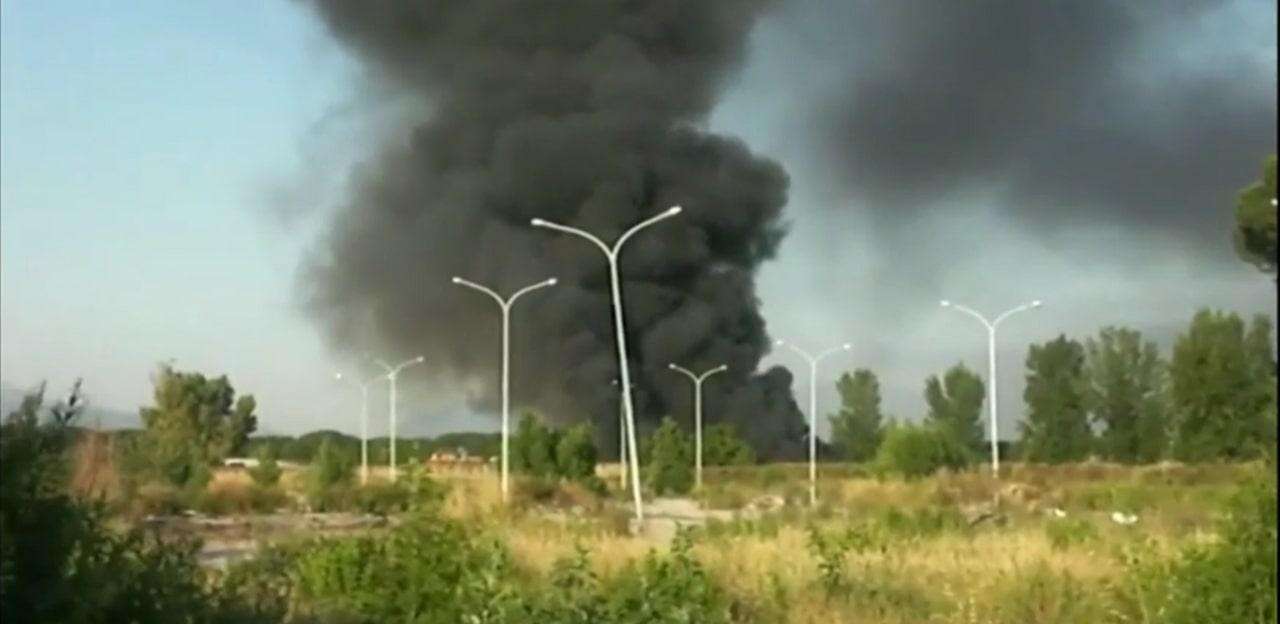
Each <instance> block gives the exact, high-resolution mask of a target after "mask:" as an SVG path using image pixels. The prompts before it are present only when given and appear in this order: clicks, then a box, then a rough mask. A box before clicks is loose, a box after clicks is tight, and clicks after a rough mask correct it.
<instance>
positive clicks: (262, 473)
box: [249, 445, 283, 487]
mask: <svg viewBox="0 0 1280 624" xmlns="http://www.w3.org/2000/svg"><path fill="white" fill-rule="evenodd" d="M257 459H258V465H257V466H254V467H252V468H250V469H249V477H250V478H251V479H253V482H254V483H256V484H258V485H260V486H262V487H271V486H273V485H275V484H277V483H279V482H280V474H281V472H283V471H282V470H281V469H280V464H279V463H277V462H276V451H275V449H274V448H273V447H271V446H270V445H263V446H262V448H260V449H259V450H258V453H257Z"/></svg>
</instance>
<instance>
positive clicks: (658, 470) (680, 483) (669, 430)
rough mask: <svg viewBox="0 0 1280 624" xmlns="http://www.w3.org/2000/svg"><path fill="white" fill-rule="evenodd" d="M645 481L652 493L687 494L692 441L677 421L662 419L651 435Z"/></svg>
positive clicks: (690, 482)
mask: <svg viewBox="0 0 1280 624" xmlns="http://www.w3.org/2000/svg"><path fill="white" fill-rule="evenodd" d="M647 459H648V461H647V462H645V465H644V467H643V468H644V476H645V484H646V485H648V486H649V488H650V489H651V490H653V492H654V494H657V495H658V496H661V495H663V494H666V493H671V494H686V493H688V492H689V490H690V489H692V488H693V442H692V440H690V439H689V436H688V435H686V434H685V433H684V432H683V431H681V430H680V426H679V425H677V424H676V421H674V420H672V419H670V418H664V419H662V424H661V425H660V426H659V427H658V429H657V431H654V432H653V436H652V437H651V439H650V444H649V455H648V457H647Z"/></svg>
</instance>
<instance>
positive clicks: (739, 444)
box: [702, 423, 756, 466]
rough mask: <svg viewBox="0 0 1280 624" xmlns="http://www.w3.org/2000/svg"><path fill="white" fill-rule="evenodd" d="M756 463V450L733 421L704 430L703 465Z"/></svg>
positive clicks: (744, 464)
mask: <svg viewBox="0 0 1280 624" xmlns="http://www.w3.org/2000/svg"><path fill="white" fill-rule="evenodd" d="M754 463H756V452H755V450H753V449H752V448H751V445H750V444H748V443H747V441H746V440H744V439H743V438H742V437H741V436H739V435H738V430H737V429H736V428H735V427H734V426H733V425H732V424H731V423H720V424H718V425H711V426H710V427H707V428H706V429H703V431H702V465H704V466H746V465H750V464H754Z"/></svg>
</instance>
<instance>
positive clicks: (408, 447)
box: [243, 429, 502, 465]
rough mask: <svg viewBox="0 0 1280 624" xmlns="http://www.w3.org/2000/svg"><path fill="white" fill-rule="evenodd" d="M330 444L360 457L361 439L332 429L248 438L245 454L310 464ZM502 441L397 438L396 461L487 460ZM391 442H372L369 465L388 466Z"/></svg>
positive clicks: (468, 435)
mask: <svg viewBox="0 0 1280 624" xmlns="http://www.w3.org/2000/svg"><path fill="white" fill-rule="evenodd" d="M325 441H328V442H329V444H330V445H332V446H333V447H334V448H335V449H337V450H338V451H340V452H342V453H345V454H348V455H351V456H354V457H359V456H360V438H358V437H356V436H352V435H347V434H345V433H342V432H339V431H333V430H328V429H325V430H320V431H312V432H310V433H306V434H303V435H301V436H297V437H293V436H283V435H264V436H253V437H251V438H249V440H248V442H247V443H246V445H245V448H244V450H243V453H244V454H245V455H246V456H249V457H257V456H259V455H260V454H262V453H263V452H265V451H266V449H270V453H271V454H273V455H274V456H275V457H276V458H278V459H280V460H282V461H288V462H294V463H299V464H308V463H311V461H312V460H313V459H314V458H315V456H316V452H317V451H318V450H319V448H320V445H321V444H323V443H324V442H325ZM501 446H502V438H501V435H500V434H497V433H477V432H458V433H446V434H443V435H440V436H438V437H435V438H431V437H421V438H396V457H397V459H404V460H407V459H409V458H417V459H419V460H423V459H426V458H427V457H430V456H431V454H432V453H436V452H441V453H454V454H457V453H458V451H459V449H461V450H462V451H463V452H465V453H466V454H467V455H469V456H475V457H481V458H484V459H486V460H487V459H488V458H490V457H495V456H497V455H498V453H499V452H500V450H501ZM390 451H391V440H390V438H386V437H379V438H370V439H369V462H370V463H371V464H378V465H381V464H386V463H387V462H388V461H390Z"/></svg>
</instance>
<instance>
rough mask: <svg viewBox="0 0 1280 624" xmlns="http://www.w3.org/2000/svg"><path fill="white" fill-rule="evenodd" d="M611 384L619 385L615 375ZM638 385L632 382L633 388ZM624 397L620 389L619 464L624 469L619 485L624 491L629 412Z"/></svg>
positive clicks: (620, 475) (620, 471) (625, 487)
mask: <svg viewBox="0 0 1280 624" xmlns="http://www.w3.org/2000/svg"><path fill="white" fill-rule="evenodd" d="M609 383H610V384H612V385H614V386H616V385H618V379H617V378H616V377H615V378H614V380H613V381H611V382H609ZM635 387H636V385H635V384H631V388H632V389H635ZM622 405H623V399H622V391H621V390H619V391H618V465H619V466H621V467H622V470H619V471H618V479H619V486H620V487H621V488H622V491H623V492H625V491H627V412H626V410H624V409H623V408H622Z"/></svg>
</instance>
